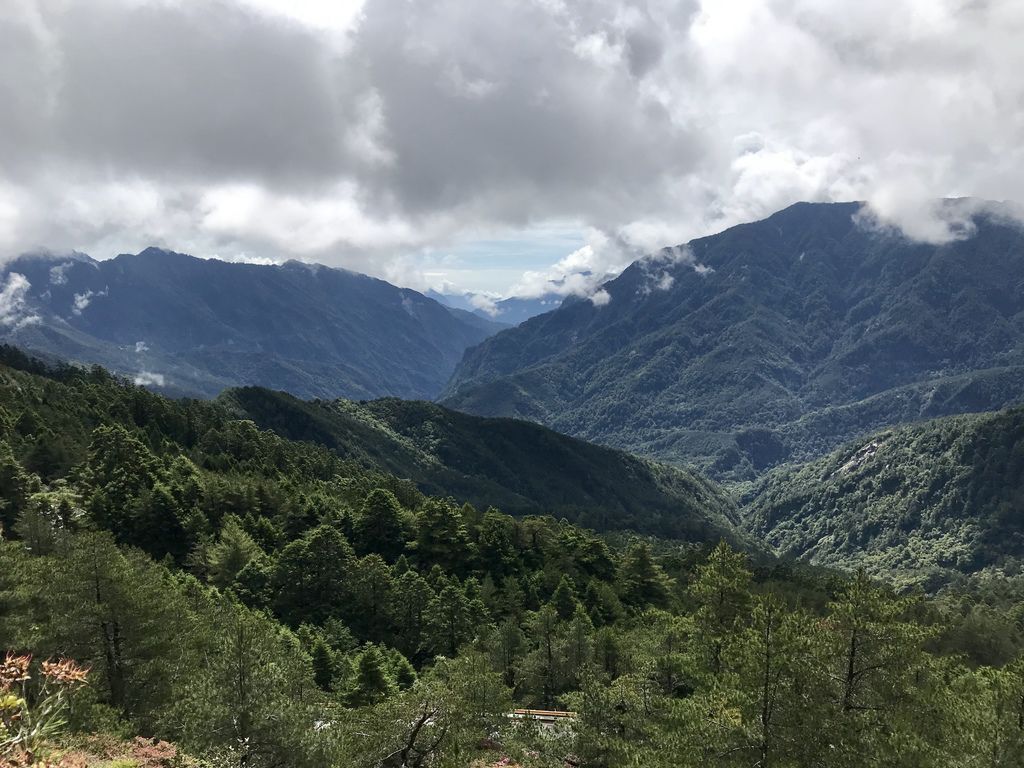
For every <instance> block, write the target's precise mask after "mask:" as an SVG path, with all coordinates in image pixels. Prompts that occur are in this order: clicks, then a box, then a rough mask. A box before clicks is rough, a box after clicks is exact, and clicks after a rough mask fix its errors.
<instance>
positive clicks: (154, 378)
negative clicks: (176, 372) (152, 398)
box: [132, 371, 165, 387]
mask: <svg viewBox="0 0 1024 768" xmlns="http://www.w3.org/2000/svg"><path fill="white" fill-rule="evenodd" d="M132 381H133V382H135V384H137V385H138V386H140V387H153V386H156V387H162V386H164V383H165V378H164V375H163V374H162V373H153V372H152V371H139V372H138V373H137V374H135V376H134V378H133V379H132Z"/></svg>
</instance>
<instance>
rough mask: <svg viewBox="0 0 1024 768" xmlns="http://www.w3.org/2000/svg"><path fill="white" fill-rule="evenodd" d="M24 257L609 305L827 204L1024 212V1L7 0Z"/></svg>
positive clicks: (8, 159)
mask: <svg viewBox="0 0 1024 768" xmlns="http://www.w3.org/2000/svg"><path fill="white" fill-rule="evenodd" d="M0 5H2V6H3V9H2V11H0V258H4V259H6V258H11V257H13V256H16V255H18V254H20V253H23V252H28V251H33V250H39V249H50V250H53V251H58V252H59V251H66V250H71V249H75V250H80V251H84V252H86V253H89V254H90V255H92V256H94V257H96V258H107V257H111V256H114V255H116V254H118V253H122V252H135V251H138V250H141V249H142V248H144V247H146V246H148V245H159V246H162V247H166V248H171V249H174V250H179V251H183V252H186V253H193V254H195V255H198V256H205V257H219V258H225V259H232V260H238V259H248V260H255V261H260V260H275V261H276V260H284V259H288V258H297V259H303V260H308V261H318V262H322V263H326V264H331V265H335V266H343V267H346V268H349V269H354V270H357V271H360V272H366V273H369V274H373V275H376V276H379V277H383V278H385V279H388V280H390V281H392V282H395V283H398V284H401V285H407V286H411V287H414V288H418V289H426V288H435V289H443V290H451V291H458V290H473V291H480V292H485V293H488V294H490V295H526V296H536V295H540V294H542V293H545V292H547V291H552V290H554V291H556V292H562V293H566V292H573V293H581V294H587V293H588V292H593V291H595V290H596V288H597V285H598V283H599V282H600V281H601V280H602V279H603V278H604V277H605V276H607V275H609V274H613V273H614V272H615V271H616V270H618V269H621V268H622V267H623V266H625V265H626V264H628V263H629V262H630V261H632V260H634V259H636V258H637V257H638V256H640V255H642V254H644V253H648V252H651V251H654V250H656V249H658V248H661V247H663V246H667V245H673V244H678V243H684V242H686V241H688V240H689V239H691V238H693V237H696V236H700V235H705V234H709V233H712V232H715V231H719V230H721V229H723V228H725V227H727V226H731V225H733V224H736V223H740V222H743V221H749V220H753V219H757V218H762V217H764V216H766V215H768V214H770V213H772V212H774V211H776V210H778V209H780V208H783V207H785V206H786V205H789V204H791V203H793V202H796V201H799V200H813V201H838V200H865V201H867V203H868V205H869V206H870V209H869V210H870V216H869V217H868V220H870V221H872V222H874V224H876V225H880V226H886V227H892V228H896V229H899V230H901V231H902V232H903V233H904V234H906V235H907V236H909V237H912V238H915V239H919V240H924V241H928V242H943V241H944V240H948V239H951V238H954V237H960V236H964V231H965V229H964V227H963V226H962V225H963V222H962V221H957V220H955V216H956V214H953V218H954V220H951V218H950V217H951V214H950V213H949V211H951V210H953V211H955V210H958V209H951V208H949V207H938V206H936V205H935V201H936V200H937V199H938V198H942V197H960V196H975V197H978V198H983V199H990V200H1010V201H1024V189H1022V187H1024V78H1022V77H1021V76H1020V73H1021V72H1024V46H1022V45H1020V40H1022V39H1024V3H1022V2H1020V1H1019V0H859V1H858V2H856V3H850V2H848V1H847V0H681V1H676V0H646V1H639V0H638V1H635V2H630V1H628V0H571V1H568V0H487V2H481V1H480V0H365V1H363V2H359V1H355V2H353V1H351V0H323V1H322V2H321V1H320V0H202V1H200V0H0Z"/></svg>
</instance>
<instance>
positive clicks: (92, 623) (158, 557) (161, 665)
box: [0, 348, 1024, 768]
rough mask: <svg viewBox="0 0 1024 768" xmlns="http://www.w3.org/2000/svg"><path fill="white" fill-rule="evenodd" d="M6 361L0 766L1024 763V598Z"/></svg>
mask: <svg viewBox="0 0 1024 768" xmlns="http://www.w3.org/2000/svg"><path fill="white" fill-rule="evenodd" d="M2 358H3V359H4V360H5V361H6V362H7V363H8V365H6V366H4V367H0V502H2V503H0V525H2V530H0V648H2V649H4V650H6V651H9V652H7V653H5V654H4V656H3V661H2V663H0V692H2V694H3V696H2V697H0V728H2V730H0V734H2V738H3V741H2V742H0V762H7V763H11V764H13V765H30V764H33V763H35V764H39V761H40V760H46V761H47V764H49V765H55V766H60V768H72V766H81V765H83V764H98V765H107V764H109V765H113V764H114V763H113V762H109V760H110V758H112V757H114V756H115V755H122V754H125V755H132V757H125V758H123V759H120V760H118V761H117V763H116V764H117V765H121V764H124V765H127V764H128V761H130V762H131V764H132V765H135V764H136V763H138V764H140V765H141V764H143V763H145V764H153V765H155V764H156V763H157V762H158V761H159V762H161V763H167V762H168V761H169V760H170V757H169V756H168V755H169V754H171V753H172V752H173V751H174V749H173V748H171V747H169V745H166V744H164V745H160V744H153V743H152V742H151V741H149V738H150V737H157V738H160V739H168V740H171V741H173V742H175V743H176V744H178V745H179V746H180V747H181V748H182V750H183V751H187V752H188V753H190V754H192V755H195V756H197V757H198V758H199V759H200V762H197V761H194V760H190V759H188V758H186V757H184V756H180V757H179V758H176V762H175V764H180V765H184V766H200V765H216V766H232V765H233V766H240V765H244V766H247V768H281V766H289V768H326V767H328V766H329V767H330V768H352V767H353V766H357V767H365V768H372V767H373V766H395V767H396V768H397V766H401V765H403V764H404V765H406V766H420V768H431V767H432V768H440V767H441V766H465V765H510V764H520V765H523V766H530V767H531V768H564V766H565V765H566V764H567V762H571V763H572V764H574V765H579V766H581V767H582V768H609V767H610V766H621V765H642V766H645V768H703V767H704V766H708V765H714V766H717V767H719V768H749V766H750V765H752V764H754V763H755V762H756V763H760V764H761V765H779V766H781V765H793V766H804V765H842V766H848V767H849V768H873V766H878V765H899V764H904V763H907V762H910V763H912V764H913V765H915V766H920V768H932V767H934V768H947V766H949V765H963V766H967V765H976V764H978V763H979V761H983V762H986V763H987V764H991V765H998V766H1013V767H1017V766H1019V765H1020V756H1021V755H1022V754H1024V729H1022V728H1021V726H1020V713H1021V710H1020V706H1021V701H1022V700H1024V658H1022V657H1021V650H1022V648H1024V636H1022V632H1021V626H1024V624H1022V622H1021V619H1022V618H1024V617H1022V615H1021V601H1020V599H1019V595H1020V594H1021V590H1022V589H1024V587H1022V585H1021V584H1020V580H1017V581H1014V580H1010V579H1005V580H1002V581H1001V582H1000V583H999V584H997V585H989V586H988V587H982V588H981V589H979V590H978V592H977V593H976V594H974V593H963V594H959V595H951V596H949V597H948V598H944V599H923V598H921V597H913V596H911V597H899V596H897V595H895V594H893V593H892V592H891V591H889V590H887V589H886V588H884V587H880V586H878V585H875V584H872V583H870V582H869V581H868V579H867V578H866V577H864V576H863V575H861V576H859V577H857V578H853V579H847V578H844V577H842V576H841V575H839V574H834V573H824V572H821V571H820V570H817V569H813V568H808V567H801V566H799V565H796V564H783V563H771V562H767V563H761V564H758V566H757V567H756V568H752V567H751V562H750V559H749V558H748V557H747V556H746V555H745V554H743V553H741V552H736V551H734V550H732V549H730V547H729V546H728V545H726V544H725V543H721V544H718V545H716V546H713V547H712V546H709V545H693V544H685V543H680V542H666V541H649V540H637V539H636V538H627V539H626V540H625V541H622V540H621V539H620V537H616V539H615V540H613V541H612V542H611V543H610V542H609V540H605V539H603V538H601V537H598V536H596V535H595V534H593V533H591V532H588V531H586V530H584V529H582V528H579V527H577V526H575V525H572V524H570V523H567V522H564V521H558V520H555V519H553V518H551V517H536V516H533V517H527V518H522V519H517V518H513V517H510V516H508V515H505V514H503V513H502V512H500V511H498V510H494V509H487V510H483V509H482V508H478V507H473V506H471V505H468V504H460V501H461V500H446V499H438V498H431V497H427V496H424V495H423V494H421V493H419V492H417V491H416V490H415V489H414V488H413V487H412V486H411V484H409V483H407V482H403V481H402V480H400V479H398V478H396V477H394V476H392V475H389V474H387V473H383V472H380V471H375V470H372V469H366V468H364V467H363V466H361V465H360V463H359V462H356V461H346V460H343V459H341V458H340V457H339V456H338V455H337V453H335V452H334V451H331V450H329V449H327V448H325V447H323V446H320V445H316V444H313V443H305V442H294V441H289V440H286V439H284V438H282V437H280V436H279V435H276V434H274V433H273V432H270V431H261V430H259V429H258V428H256V426H255V425H254V424H253V423H252V422H250V421H240V420H238V419H235V418H233V417H232V414H231V413H230V412H228V410H227V408H226V406H225V405H223V404H218V403H210V402H203V401H181V402H175V401H171V400H168V399H166V398H163V397H161V396H159V395H156V394H154V393H152V392H149V391H147V390H145V389H143V388H141V387H137V386H132V385H130V384H126V383H125V382H123V381H121V380H118V379H115V378H113V377H111V376H110V375H109V374H108V373H106V372H105V371H103V370H102V369H98V368H97V369H93V370H82V369H78V368H62V369H57V370H47V369H45V368H42V367H40V366H39V365H38V364H36V363H34V362H33V361H31V360H28V359H26V358H24V356H21V355H20V354H19V353H17V352H16V351H13V350H11V349H9V348H8V349H3V350H2ZM377 405H378V407H383V406H386V405H387V404H386V403H385V404H377ZM391 418H394V417H391ZM388 423H391V422H390V420H389V421H388ZM401 431H402V430H399V432H401ZM58 658H59V659H61V661H60V662H59V663H58V662H55V661H54V660H55V659H58ZM69 658H70V659H73V660H76V661H77V662H78V666H74V665H73V664H72V663H71V662H69V661H66V659H69ZM44 681H45V682H44ZM69 702H70V706H69ZM517 706H518V707H533V708H538V707H539V708H548V709H550V708H560V709H571V710H572V711H573V712H575V713H576V715H575V717H574V718H571V719H570V720H569V722H567V723H566V727H564V728H561V729H555V730H553V731H547V730H544V729H538V728H537V727H535V725H533V724H530V723H522V721H519V720H516V719H513V718H510V717H508V715H509V712H510V711H511V710H512V708H513V707H517ZM766 712H768V713H771V714H770V716H766V714H765V713H766ZM135 736H144V737H146V738H139V739H133V737H135ZM126 739H128V740H130V741H129V744H130V745H131V747H132V748H131V749H126V746H125V743H124V741H125V740H126ZM83 745H84V746H85V747H86V748H89V753H88V754H89V757H90V758H93V757H96V758H99V757H102V756H105V757H106V759H105V760H103V762H99V761H98V760H96V759H90V760H89V761H88V762H86V761H85V760H84V759H83V758H82V752H81V751H78V750H79V749H80V748H81V747H82V746H83ZM69 748H74V749H75V750H76V751H75V752H73V753H68V750H69ZM62 752H63V753H64V755H63V756H62ZM135 755H139V756H140V757H139V759H138V760H135V757H134V756H135ZM142 755H145V757H144V758H143V757H142ZM63 758H67V759H66V760H65V759H63ZM165 758H166V759H165Z"/></svg>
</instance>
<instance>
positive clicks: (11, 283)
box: [0, 272, 39, 330]
mask: <svg viewBox="0 0 1024 768" xmlns="http://www.w3.org/2000/svg"><path fill="white" fill-rule="evenodd" d="M31 287H32V285H31V283H29V281H28V278H26V277H25V276H24V275H22V274H20V273H18V272H11V273H9V274H8V275H7V280H6V282H5V283H4V284H3V287H2V288H0V325H2V326H4V327H6V328H11V329H13V330H17V329H19V328H23V327H25V326H26V325H31V324H33V323H37V322H39V316H38V315H36V314H35V313H34V312H32V311H31V310H30V309H29V308H28V306H27V301H26V299H27V297H28V292H29V289H30V288H31Z"/></svg>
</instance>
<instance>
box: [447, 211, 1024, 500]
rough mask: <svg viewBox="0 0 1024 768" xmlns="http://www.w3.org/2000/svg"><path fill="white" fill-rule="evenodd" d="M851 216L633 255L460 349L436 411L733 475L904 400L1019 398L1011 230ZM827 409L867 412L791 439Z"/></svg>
mask: <svg viewBox="0 0 1024 768" xmlns="http://www.w3.org/2000/svg"><path fill="white" fill-rule="evenodd" d="M860 211H861V204H859V203H833V204H817V203H814V204H812V203H800V204H797V205H794V206H791V207H790V208H787V209H784V210H783V211H780V212H778V213H776V214H773V215H772V216H770V217H768V218H767V219H764V220H762V221H758V222H752V223H749V224H742V225H739V226H737V227H732V228H730V229H727V230H725V231H724V232H722V233H719V234H717V235H711V236H709V237H705V238H699V239H697V240H694V241H691V242H690V243H688V244H686V245H683V246H677V247H675V248H670V249H664V250H663V251H661V252H659V253H658V254H654V255H653V256H651V257H648V258H645V259H641V260H639V261H637V262H634V263H633V264H632V265H630V266H629V267H628V268H627V269H626V270H625V271H624V272H623V273H622V274H621V275H620V276H619V277H618V278H616V279H614V280H611V281H609V282H608V283H606V284H605V285H604V287H603V289H602V291H603V292H604V296H603V297H602V298H604V299H606V301H601V302H599V303H595V302H594V301H585V300H584V301H575V302H567V303H566V304H565V305H563V306H562V307H560V308H559V309H557V310H555V311H554V312H550V313H547V314H545V315H540V316H538V317H535V318H532V319H530V320H528V321H526V322H525V323H523V324H522V325H520V326H518V327H517V328H514V329H511V330H508V331H503V332H501V333H499V334H497V335H495V336H494V337H492V338H490V339H488V340H485V341H484V342H482V343H481V344H480V345H478V346H476V347H473V348H470V349H469V350H467V352H466V354H465V356H464V358H463V360H462V362H461V363H460V365H459V367H458V368H457V369H456V372H455V374H454V375H453V377H452V380H451V382H449V385H448V387H447V388H446V390H445V393H444V394H443V395H442V397H441V398H440V402H442V403H444V404H446V405H448V406H450V407H454V408H456V409H461V410H465V411H467V412H470V413H477V414H481V415H491V416H495V415H501V416H516V417H522V418H528V419H532V420H535V421H539V422H541V423H545V424H547V425H549V426H551V427H553V428H555V429H558V430H559V431H562V432H565V433H568V434H573V435H576V436H579V437H582V438H584V439H588V440H591V441H595V442H600V443H602V444H606V445H611V446H614V447H618V448H623V449H627V450H634V451H637V452H641V453H644V454H645V455H650V456H652V457H654V458H658V459H662V460H667V461H672V462H673V463H680V464H693V465H694V466H696V467H698V468H699V469H702V470H704V471H708V472H710V473H711V474H712V475H713V476H716V477H719V478H723V479H727V480H742V479H749V478H751V477H754V476H756V475H757V474H759V473H761V472H763V471H765V470H766V469H768V468H770V467H771V466H774V465H776V464H780V463H783V462H786V461H795V460H800V459H807V458H811V457H813V456H815V455H820V454H821V453H822V452H823V451H826V450H829V449H831V448H834V447H835V446H836V445H838V444H840V443H842V442H843V441H844V440H847V439H850V438H851V437H854V436H856V435H857V434H861V433H863V432H866V431H870V430H871V429H874V428H878V427H881V426H885V425H887V424H889V423H893V419H895V418H899V419H904V420H905V419H906V415H907V414H906V413H904V412H905V411H907V410H911V407H910V406H904V405H901V404H900V397H902V395H900V392H901V390H903V391H905V392H906V391H910V390H913V391H912V392H911V394H910V395H909V397H910V398H911V399H912V400H914V401H915V402H916V403H917V404H918V410H919V411H921V412H920V413H918V414H916V415H915V416H914V418H920V417H922V416H925V417H927V416H940V415H947V414H950V413H957V412H962V411H968V410H970V411H984V410H994V409H997V408H1000V407H1003V406H1006V405H1010V404H1014V403H1016V402H1021V400H1022V395H1024V393H1021V392H1020V387H1019V385H1018V383H1017V382H1019V381H1020V380H1021V378H1022V377H1024V344H1022V341H1024V284H1022V283H1014V282H1013V281H1007V280H1006V279H1005V275H1006V274H1015V273H1019V272H1020V271H1024V235H1022V233H1021V230H1020V228H1019V226H1017V225H1012V224H1010V223H1008V222H1007V221H1004V220H1003V219H1002V218H1001V217H999V216H996V215H984V214H982V215H979V216H977V217H976V219H975V226H976V230H975V232H974V234H973V235H972V236H971V237H966V238H964V239H961V240H955V241H953V242H951V243H948V244H946V245H943V246H932V245H927V244H923V243H913V242H910V241H907V240H906V239H905V238H903V237H902V236H900V235H897V234H895V233H892V232H888V231H882V230H879V229H877V228H874V229H872V228H867V227H865V226H864V225H863V223H862V222H859V221H858V220H857V218H858V214H859V213H860ZM1015 270H1016V272H1015ZM957 377H961V379H962V382H961V384H962V386H960V388H959V390H958V392H959V396H958V395H957V392H952V389H955V388H954V387H952V386H951V385H950V382H951V381H953V380H955V379H957ZM907 388H910V390H907ZM943 388H944V391H947V394H949V397H947V398H946V400H945V401H944V402H938V401H935V400H934V399H930V397H929V393H930V392H932V390H936V389H943ZM873 398H874V400H873ZM879 398H880V399H881V400H879ZM886 400H888V401H891V402H890V403H889V404H888V405H885V406H880V405H879V403H880V402H881V401H886ZM837 408H842V409H853V410H855V411H856V410H860V411H863V412H865V413H868V414H869V412H871V411H872V409H875V410H876V411H878V412H877V413H876V414H874V415H873V416H870V414H869V415H866V416H864V417H863V418H856V419H853V422H854V423H852V424H850V425H848V427H847V428H844V430H842V431H840V432H837V433H835V434H830V433H829V432H828V430H827V429H826V428H825V427H824V426H822V427H816V428H813V429H810V430H809V431H810V434H809V435H802V434H798V433H799V432H800V429H799V428H798V427H797V426H796V425H798V424H800V423H801V420H802V421H803V424H804V425H806V424H808V423H809V422H814V421H817V422H820V423H821V424H822V425H826V424H829V423H830V422H832V421H834V417H835V414H834V413H833V411H834V409H837ZM869 416H870V417H869Z"/></svg>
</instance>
